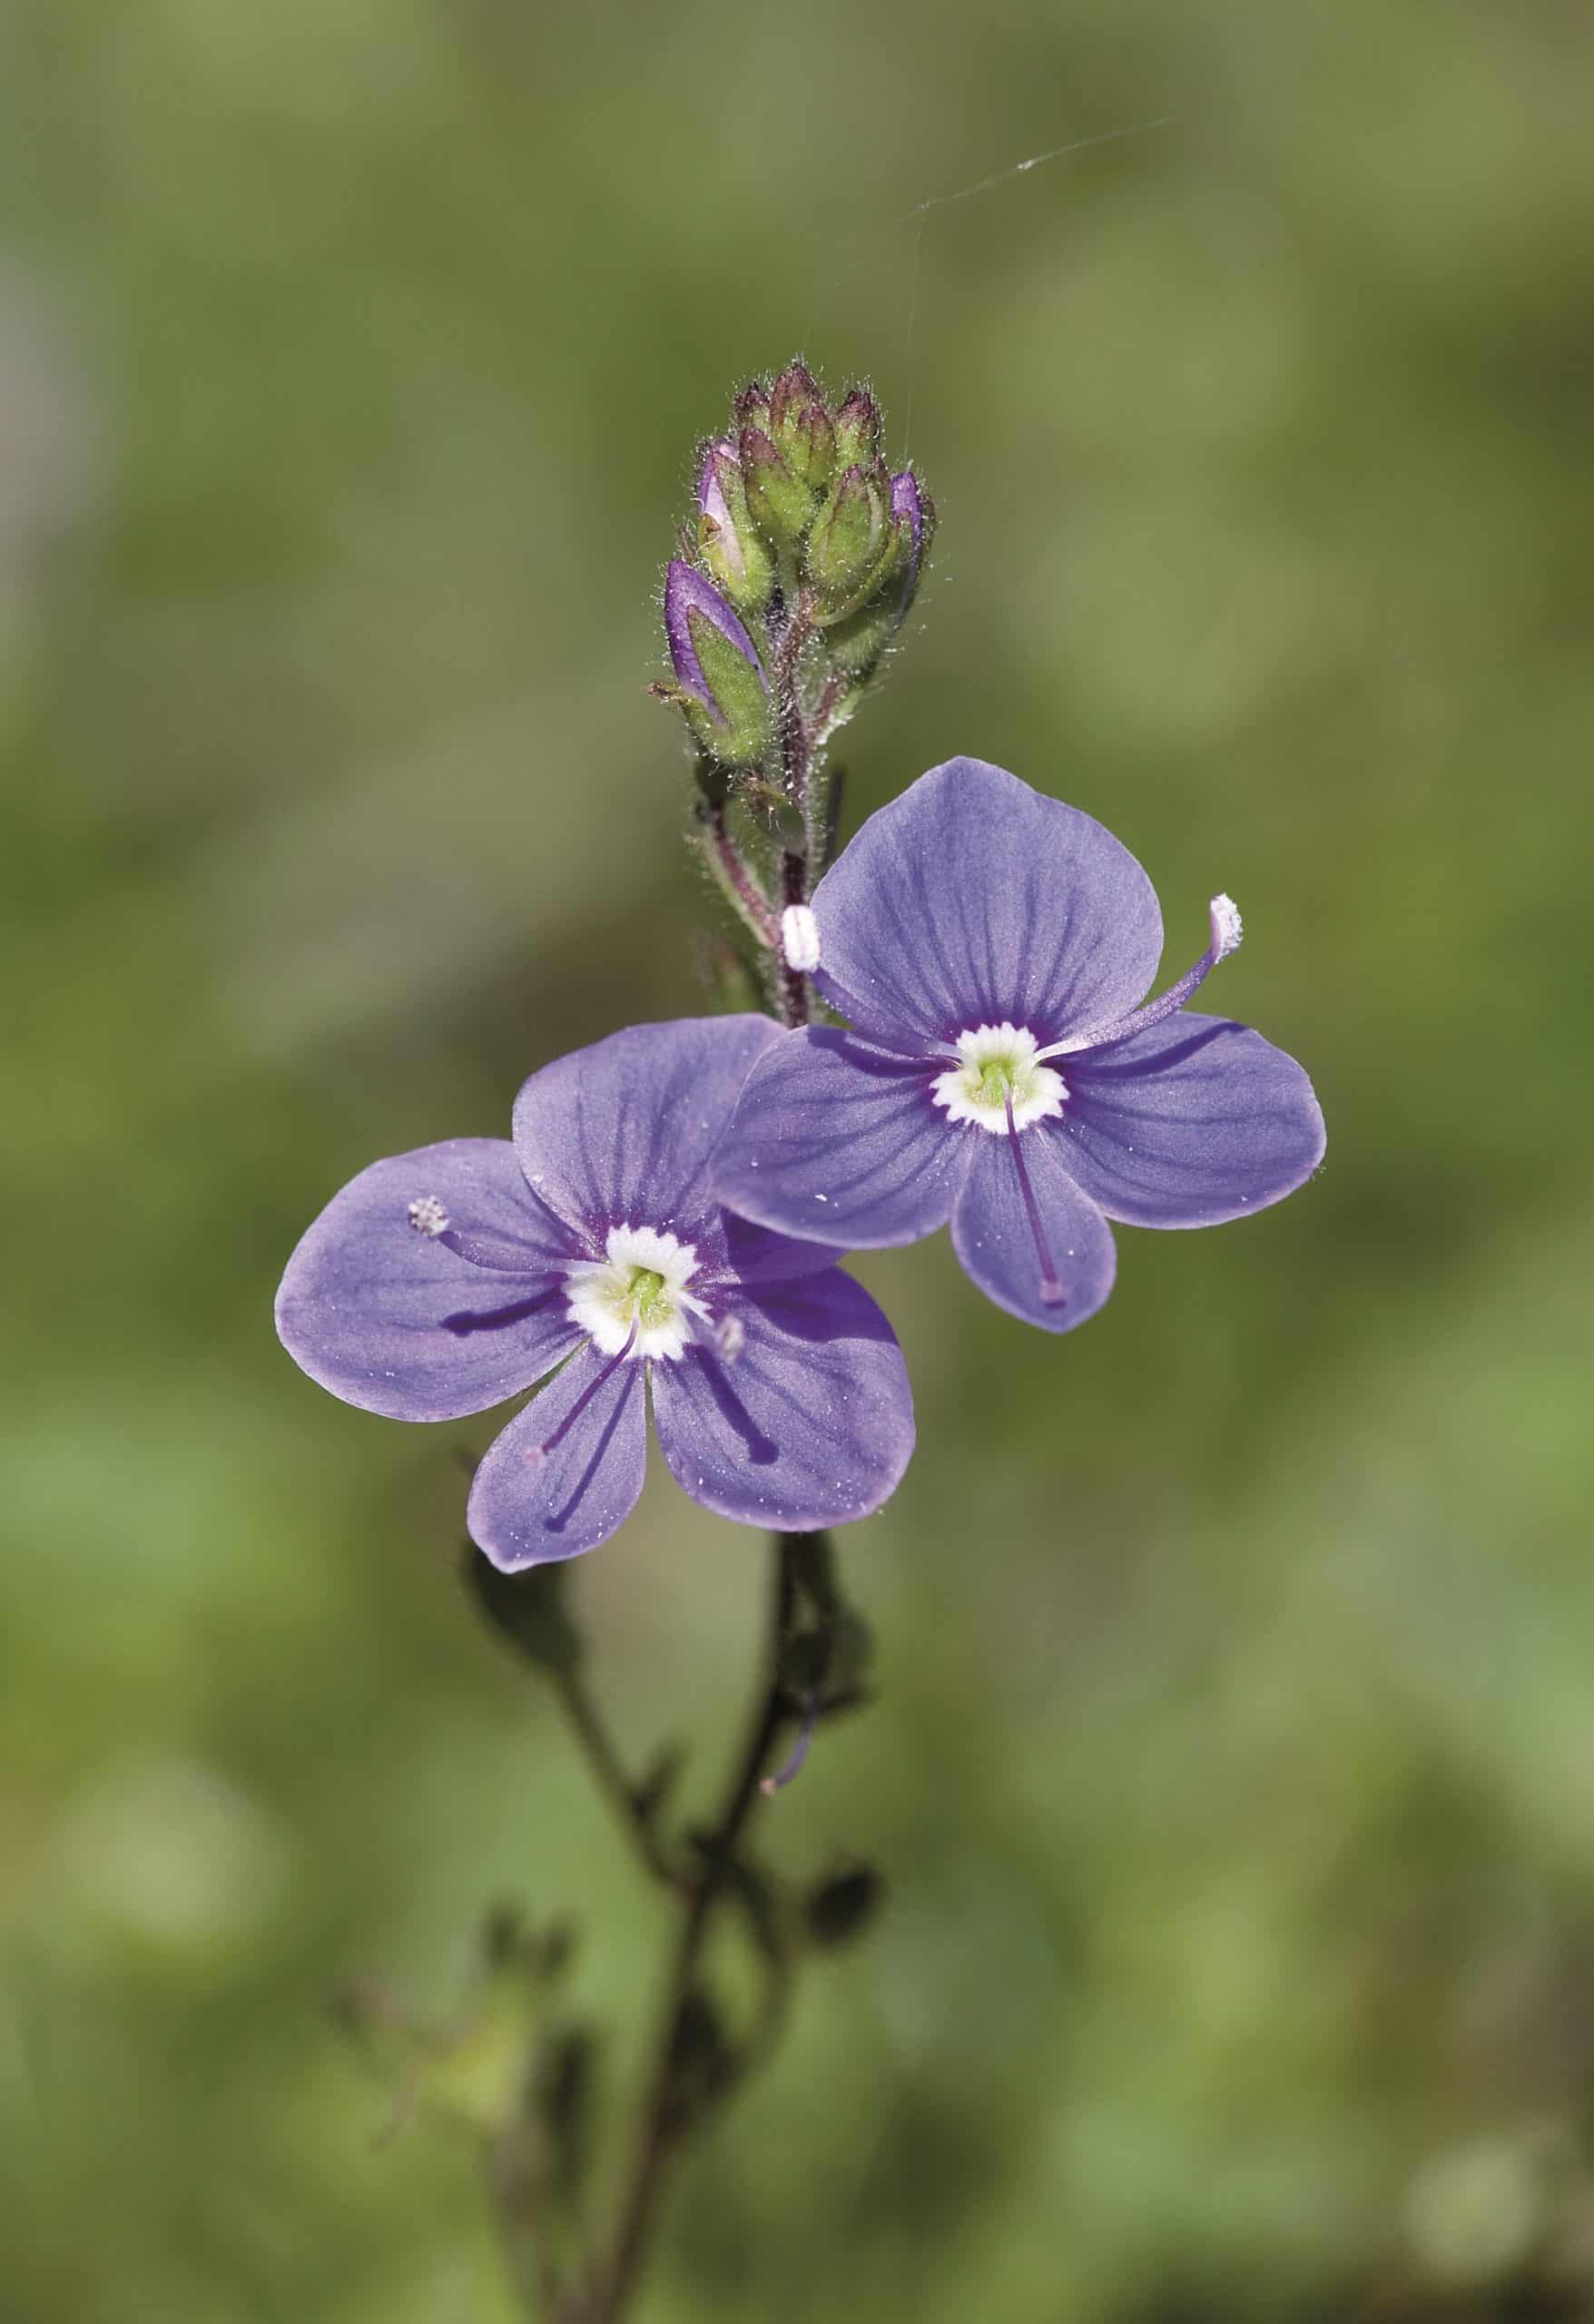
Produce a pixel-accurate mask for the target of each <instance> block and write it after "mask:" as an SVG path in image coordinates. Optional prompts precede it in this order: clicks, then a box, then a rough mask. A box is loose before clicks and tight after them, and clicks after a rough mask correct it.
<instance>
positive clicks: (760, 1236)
mask: <svg viewBox="0 0 1594 2324" xmlns="http://www.w3.org/2000/svg"><path fill="white" fill-rule="evenodd" d="M720 1224H721V1226H722V1227H723V1230H724V1238H725V1265H726V1266H727V1268H728V1269H729V1271H730V1273H731V1274H732V1275H734V1276H735V1278H736V1280H737V1282H738V1283H743V1284H748V1285H753V1284H775V1283H793V1282H795V1281H796V1280H797V1279H798V1277H799V1276H802V1275H819V1274H822V1272H823V1270H824V1269H825V1268H826V1267H833V1266H834V1265H835V1264H836V1246H835V1245H834V1244H833V1243H809V1242H804V1241H802V1240H800V1239H799V1237H798V1236H795V1235H777V1234H776V1233H775V1232H774V1230H773V1228H772V1227H769V1226H754V1225H753V1221H752V1220H751V1219H750V1218H738V1216H736V1213H735V1212H734V1211H733V1210H724V1211H722V1212H721V1213H720Z"/></svg>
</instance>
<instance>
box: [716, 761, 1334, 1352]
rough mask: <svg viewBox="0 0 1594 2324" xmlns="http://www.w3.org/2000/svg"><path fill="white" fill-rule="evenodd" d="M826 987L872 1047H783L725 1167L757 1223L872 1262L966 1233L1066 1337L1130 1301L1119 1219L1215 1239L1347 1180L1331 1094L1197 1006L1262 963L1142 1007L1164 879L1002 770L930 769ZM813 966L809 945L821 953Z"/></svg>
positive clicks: (887, 833) (869, 833) (849, 886)
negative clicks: (1118, 1245) (1223, 1229)
mask: <svg viewBox="0 0 1594 2324" xmlns="http://www.w3.org/2000/svg"><path fill="white" fill-rule="evenodd" d="M812 913H813V928H814V935H815V938H816V940H817V948H818V966H817V969H816V970H815V971H814V980H815V982H816V983H817V985H818V987H819V989H820V990H821V992H822V994H823V995H824V997H825V999H826V1000H828V1001H829V1002H830V1003H831V1006H832V1007H833V1008H834V1009H836V1010H837V1011H838V1012H839V1013H840V1014H841V1015H842V1016H844V1017H846V1018H848V1019H851V1027H852V1029H851V1031H844V1030H841V1029H837V1028H833V1027H808V1028H806V1029H803V1030H802V1031H800V1032H792V1033H787V1034H785V1035H783V1036H782V1038H781V1039H780V1040H778V1041H776V1042H772V1044H771V1045H770V1047H769V1048H768V1049H766V1050H765V1051H764V1053H763V1056H762V1057H761V1058H760V1059H759V1060H758V1063H757V1064H756V1065H755V1066H754V1068H753V1071H752V1073H751V1074H750V1075H749V1077H748V1079H747V1083H746V1086H745V1088H743V1093H742V1097H741V1099H740V1101H739V1103H738V1107H737V1110H736V1116H735V1119H734V1121H733V1125H732V1128H731V1132H730V1135H729V1137H727V1138H726V1139H725V1141H724V1143H723V1146H722V1147H720V1149H719V1154H718V1157H717V1160H716V1164H715V1172H716V1179H715V1183H716V1187H717V1191H718V1192H719V1193H720V1195H721V1196H723V1199H724V1201H725V1202H726V1203H727V1204H728V1205H729V1206H731V1207H732V1208H733V1209H734V1210H737V1211H740V1212H741V1213H742V1214H743V1216H745V1217H747V1218H750V1219H754V1220H757V1221H758V1222H759V1223H760V1224H761V1225H763V1226H768V1227H772V1228H779V1229H780V1230H781V1231H782V1232H783V1233H786V1234H791V1235H802V1236H812V1237H813V1238H814V1239H815V1240H816V1241H824V1240H827V1239H829V1240H833V1241H834V1242H836V1243H837V1244H839V1245H841V1246H846V1247H848V1248H864V1247H869V1246H881V1245H885V1244H895V1243H911V1242H916V1241H917V1240H918V1239H919V1237H920V1236H923V1235H929V1234H931V1233H933V1232H934V1230H935V1229H936V1228H937V1227H940V1226H945V1225H946V1224H947V1223H948V1221H949V1220H950V1223H951V1229H952V1243H953V1246H954V1248H955V1249H956V1251H957V1254H958V1257H959V1260H960V1261H961V1263H962V1265H963V1266H964V1268H965V1269H966V1271H967V1272H968V1273H969V1275H971V1276H972V1277H973V1279H974V1281H975V1283H976V1284H978V1285H979V1288H980V1289H981V1290H982V1291H983V1292H984V1293H985V1294H986V1295H987V1296H988V1297H989V1298H990V1299H993V1300H995V1302H996V1303H997V1305H999V1306H1000V1307H1005V1308H1007V1309H1008V1310H1009V1312H1010V1313H1011V1314H1013V1315H1019V1316H1022V1317H1023V1318H1024V1319H1025V1320H1026V1321H1027V1322H1028V1323H1032V1324H1040V1325H1041V1326H1042V1327H1043V1328H1044V1329H1046V1330H1048V1331H1053V1332H1061V1331H1068V1330H1069V1329H1071V1328H1072V1326H1073V1325H1074V1324H1080V1323H1083V1322H1084V1321H1085V1319H1086V1318H1087V1316H1089V1315H1094V1314H1095V1312H1096V1310H1097V1308H1098V1307H1099V1306H1100V1305H1102V1303H1103V1301H1104V1300H1105V1299H1106V1298H1107V1294H1108V1293H1109V1292H1110V1291H1111V1289H1112V1285H1113V1274H1114V1267H1115V1264H1116V1261H1115V1254H1114V1248H1113V1238H1112V1234H1111V1231H1110V1229H1109V1227H1108V1226H1107V1220H1108V1219H1109V1218H1113V1219H1121V1220H1124V1221H1126V1222H1127V1224H1129V1225H1131V1226H1213V1225H1215V1224H1216V1223H1217V1222H1218V1221H1219V1220H1221V1219H1228V1218H1237V1217H1240V1216H1243V1215H1244V1214H1245V1213H1246V1212H1248V1211H1253V1210H1259V1209H1261V1208H1262V1206H1264V1204H1267V1203H1272V1202H1277V1201H1278V1200H1279V1199H1280V1197H1281V1196H1284V1195H1287V1194H1289V1193H1291V1192H1292V1191H1293V1190H1294V1188H1295V1187H1298V1186H1300V1185H1301V1184H1302V1182H1303V1181H1304V1179H1306V1178H1307V1177H1310V1175H1311V1173H1312V1172H1313V1170H1314V1169H1315V1167H1317V1164H1318V1163H1319V1161H1320V1160H1321V1159H1322V1157H1323V1116H1322V1114H1321V1112H1320V1110H1319V1108H1318V1105H1317V1100H1316V1098H1315V1097H1314V1095H1313V1091H1312V1085H1311V1083H1310V1082H1309V1081H1308V1080H1307V1078H1306V1076H1305V1074H1304V1072H1303V1071H1302V1070H1301V1068H1300V1067H1299V1066H1298V1065H1297V1064H1296V1063H1295V1062H1294V1059H1293V1058H1289V1057H1286V1056H1285V1055H1284V1052H1283V1051H1282V1050H1281V1049H1274V1048H1273V1047H1272V1046H1271V1044H1270V1043H1269V1042H1267V1041H1264V1039H1262V1037H1261V1036H1260V1034H1257V1033H1254V1032H1251V1031H1250V1030H1248V1029H1247V1028H1246V1027H1245V1026H1244V1025H1236V1024H1234V1023H1231V1022H1230V1021H1229V1019H1226V1018H1222V1017H1205V1016H1200V1015H1197V1014H1196V1013H1194V1012H1193V1011H1190V1010H1187V1009H1186V1007H1185V1003H1186V1001H1187V1000H1189V998H1190V996H1191V995H1192V994H1193V993H1194V992H1195V991H1196V988H1197V986H1199V985H1200V984H1201V983H1202V982H1203V980H1205V977H1206V975H1207V973H1208V971H1209V970H1211V969H1213V968H1214V967H1215V966H1216V964H1217V962H1218V961H1219V960H1223V959H1224V958H1225V957H1226V955H1227V954H1228V953H1229V952H1232V951H1233V950H1234V949H1235V946H1236V945H1237V944H1238V942H1239V940H1240V918H1239V914H1238V912H1237V911H1235V907H1234V905H1233V904H1232V903H1231V902H1230V901H1229V900H1228V898H1227V897H1226V896H1219V897H1217V898H1215V900H1214V901H1213V904H1212V906H1211V914H1210V921H1211V937H1210V941H1209V943H1208V945H1207V948H1206V950H1205V952H1204V953H1203V954H1202V956H1201V958H1200V959H1199V960H1197V961H1196V965H1195V966H1194V967H1193V968H1192V969H1190V970H1188V971H1187V973H1186V975H1184V976H1183V977H1181V978H1180V979H1179V980H1178V981H1177V982H1176V984H1174V985H1173V986H1171V987H1170V988H1169V990H1167V991H1166V992H1165V993H1164V994H1163V995H1162V997H1161V998H1160V999H1159V1000H1153V1001H1150V1002H1148V1003H1146V1005H1145V1006H1143V1007H1137V1006H1136V1003H1137V1002H1138V1001H1139V1000H1140V997H1141V995H1142V994H1143V993H1144V992H1145V991H1146V989H1147V987H1148V985H1149V984H1150V982H1151V979H1152V976H1153V974H1154V973H1155V971H1156V966H1157V962H1158V960H1160V958H1161V955H1162V917H1161V914H1160V912H1159V911H1158V910H1157V902H1156V894H1155V892H1154V891H1153V889H1152V885H1151V882H1150V881H1149V880H1148V879H1147V878H1146V873H1145V872H1143V871H1142V870H1141V868H1140V865H1139V864H1138V863H1137V862H1136V860H1135V858H1134V857H1133V856H1132V855H1131V854H1130V853H1129V851H1128V850H1127V848H1126V847H1124V846H1122V845H1121V844H1120V843H1119V842H1118V841H1117V840H1116V839H1114V838H1113V836H1112V834H1111V833H1110V832H1107V831H1104V830H1103V828H1102V826H1101V825H1100V824H1099V823H1097V822H1093V821H1092V819H1091V817H1090V816H1088V815H1085V814H1081V813H1080V812H1078V810H1077V809H1076V808H1073V807H1066V806H1064V805H1063V804H1062V803H1060V802H1059V801H1058V800H1055V799H1048V798H1046V797H1043V796H1042V795H1041V794H1040V793H1038V792H1035V791H1032V790H1031V789H1030V788H1029V786H1028V783H1020V782H1019V781H1018V778H1017V776H1015V775H1011V774H1009V773H1006V772H1004V770H1003V769H1002V768H1000V767H998V766H990V765H988V764H987V763H985V762H984V761H983V760H980V759H967V758H957V759H950V760H949V761H948V762H947V763H946V764H945V765H944V766H938V767H933V768H931V770H930V773H928V774H925V775H921V776H920V779H919V781H918V782H917V783H914V784H913V785H912V787H911V788H910V790H908V791H906V792H904V793H903V794H902V796H901V797H900V798H899V799H897V800H894V801H893V802H892V803H891V804H890V806H887V807H884V808H882V809H881V812H879V813H878V814H875V815H871V817H870V819H869V821H868V822H866V823H865V824H864V825H863V828H862V829H861V831H860V832H859V833H858V835H857V837H856V838H855V839H854V840H853V841H852V842H851V845H850V846H848V847H847V848H846V850H845V851H844V852H843V853H842V854H841V857H840V858H839V860H838V861H837V862H836V863H835V864H834V865H833V866H832V867H831V870H830V871H829V872H826V873H825V875H824V877H823V879H822V881H820V883H819V885H818V887H817V888H816V889H815V890H814V892H813V900H812ZM810 950H812V945H811V946H810Z"/></svg>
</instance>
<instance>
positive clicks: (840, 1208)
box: [714, 1026, 968, 1250]
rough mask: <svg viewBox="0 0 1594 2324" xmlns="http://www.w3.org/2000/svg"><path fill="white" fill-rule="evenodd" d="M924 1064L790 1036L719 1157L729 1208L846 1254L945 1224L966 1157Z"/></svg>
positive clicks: (843, 1039) (824, 1036) (854, 1045)
mask: <svg viewBox="0 0 1594 2324" xmlns="http://www.w3.org/2000/svg"><path fill="white" fill-rule="evenodd" d="M930 1080H931V1076H930V1073H929V1072H928V1071H927V1070H926V1069H925V1068H924V1067H923V1066H921V1065H918V1064H912V1063H910V1062H909V1061H908V1060H906V1059H902V1058H900V1057H893V1056H890V1055H889V1054H888V1053H886V1052H885V1051H883V1050H881V1049H871V1047H870V1046H869V1044H868V1043H867V1042H865V1041H860V1040H857V1039H854V1038H853V1036H852V1035H851V1034H850V1033H843V1032H839V1031H837V1030H836V1029H834V1028H832V1027H829V1026H824V1027H809V1028H808V1029H806V1030H804V1031H802V1032H797V1033H787V1034H784V1035H782V1036H781V1037H779V1038H778V1039H776V1041H775V1042H774V1043H773V1045H772V1047H771V1048H770V1049H766V1050H765V1052H764V1054H763V1057H761V1058H760V1059H759V1060H758V1063H757V1064H756V1065H755V1066H754V1067H753V1071H752V1072H751V1073H750V1074H749V1076H748V1078H747V1084H746V1087H745V1088H744V1089H743V1092H742V1098H741V1101H740V1103H739V1104H738V1106H737V1108H736V1117H735V1119H734V1121H733V1123H732V1126H731V1128H730V1131H729V1134H728V1135H727V1137H726V1138H725V1142H724V1144H723V1146H722V1147H721V1148H720V1150H719V1153H718V1154H717V1155H716V1157H714V1183H715V1187H716V1189H717V1191H718V1193H719V1195H720V1197H721V1199H722V1201H723V1202H724V1203H726V1204H727V1205H728V1206H729V1207H730V1208H731V1209H733V1210H738V1211H740V1212H741V1213H742V1215H743V1217H744V1218H752V1219H756V1220H757V1222H758V1223H759V1225H760V1226H774V1227H778V1228H779V1229H780V1230H781V1232H782V1234H786V1235H798V1236H802V1237H803V1238H804V1239H805V1240H807V1241H812V1242H822V1243H830V1244H831V1245H838V1246H841V1247H842V1248H843V1249H848V1250H861V1249H875V1248H879V1247H880V1246H883V1245H886V1244H890V1243H913V1242H917V1240H918V1239H919V1237H920V1236H921V1235H930V1234H933V1232H934V1231H935V1229H936V1228H937V1227H938V1226H945V1225H946V1223H947V1219H948V1217H949V1216H950V1212H951V1207H952V1204H953V1202H954V1200H955V1199H956V1196H957V1191H958V1186H959V1181H960V1179H961V1177H962V1173H963V1170H964V1168H965V1167H967V1160H968V1156H967V1150H966V1148H965V1147H964V1146H963V1145H962V1144H961V1143H960V1141H959V1137H958V1136H957V1133H956V1132H955V1131H954V1130H952V1129H951V1128H950V1127H949V1125H948V1122H947V1118H946V1116H945V1115H944V1114H942V1113H940V1112H938V1111H937V1109H936V1107H935V1105H934V1103H933V1101H932V1100H931V1098H930Z"/></svg>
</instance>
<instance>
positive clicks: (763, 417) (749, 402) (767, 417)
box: [731, 379, 773, 436]
mask: <svg viewBox="0 0 1594 2324" xmlns="http://www.w3.org/2000/svg"><path fill="white" fill-rule="evenodd" d="M731 409H733V412H734V413H735V415H736V419H735V426H734V428H733V433H734V434H736V435H738V436H739V435H740V434H741V432H742V430H743V428H762V429H763V433H764V434H765V435H766V436H767V435H768V434H769V432H770V422H771V419H772V417H773V413H772V407H771V400H770V390H769V387H768V384H767V382H766V381H764V380H763V379H750V380H749V381H748V383H747V385H746V386H745V387H744V388H743V390H742V392H741V394H740V395H739V396H738V397H737V398H736V400H735V402H734V403H733V405H732V407H731Z"/></svg>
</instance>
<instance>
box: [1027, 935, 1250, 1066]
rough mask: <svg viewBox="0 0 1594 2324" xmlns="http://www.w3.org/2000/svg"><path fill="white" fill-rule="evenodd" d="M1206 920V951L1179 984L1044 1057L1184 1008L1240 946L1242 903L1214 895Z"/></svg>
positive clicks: (1094, 1044)
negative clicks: (1141, 1007) (1144, 1004)
mask: <svg viewBox="0 0 1594 2324" xmlns="http://www.w3.org/2000/svg"><path fill="white" fill-rule="evenodd" d="M1207 924H1208V927H1209V929H1210V931H1211V935H1210V938H1209V940H1208V943H1207V947H1206V950H1205V952H1203V954H1202V955H1201V958H1200V959H1199V960H1197V961H1196V965H1195V967H1194V968H1191V969H1186V971H1185V973H1184V975H1183V976H1182V977H1181V978H1180V979H1179V980H1178V982H1177V984H1171V985H1169V987H1168V989H1167V990H1166V992H1165V993H1163V994H1162V995H1161V997H1160V999H1158V1000H1148V1001H1147V1002H1146V1006H1145V1007H1144V1009H1131V1011H1130V1012H1129V1014H1128V1016H1127V1017H1119V1018H1116V1019H1114V1020H1113V1022H1112V1023H1111V1024H1108V1025H1093V1026H1092V1027H1091V1029H1090V1030H1089V1031H1088V1032H1087V1033H1070V1034H1069V1036H1068V1039H1067V1040H1066V1041H1054V1042H1053V1043H1052V1045H1051V1047H1050V1049H1042V1050H1041V1051H1040V1055H1041V1056H1042V1057H1043V1058H1045V1057H1068V1056H1072V1055H1073V1054H1074V1053H1075V1052H1076V1051H1077V1050H1079V1049H1100V1048H1101V1047H1103V1045H1104V1044H1105V1043H1107V1041H1121V1040H1124V1039H1127V1036H1128V1035H1129V1034H1131V1033H1144V1032H1145V1031H1146V1029H1148V1028H1149V1027H1150V1026H1152V1025H1160V1024H1161V1023H1162V1020H1163V1019H1164V1018H1165V1017H1172V1016H1174V1015H1175V1014H1176V1012H1177V1011H1178V1010H1179V1009H1182V1008H1183V1007H1184V1005H1185V1003H1186V1001H1187V1000H1189V999H1190V997H1191V995H1192V994H1193V993H1195V992H1197V991H1198V990H1200V988H1201V987H1202V985H1204V984H1205V981H1206V980H1207V978H1208V977H1209V976H1210V975H1211V973H1212V971H1213V970H1214V969H1215V968H1216V966H1217V964H1218V962H1219V961H1220V960H1227V959H1228V957H1229V954H1230V953H1231V952H1237V951H1238V950H1239V949H1240V939H1241V937H1242V936H1243V935H1244V934H1245V928H1244V925H1243V923H1242V921H1241V919H1240V911H1239V906H1238V905H1237V904H1236V903H1235V900H1234V898H1233V897H1232V896H1214V898H1213V900H1212V901H1211V903H1210V904H1209V905H1208V907H1207Z"/></svg>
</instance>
